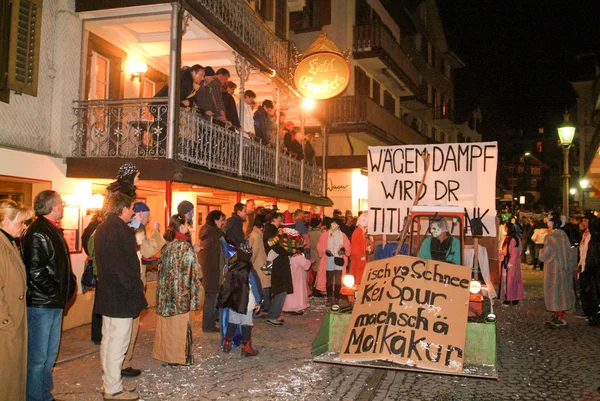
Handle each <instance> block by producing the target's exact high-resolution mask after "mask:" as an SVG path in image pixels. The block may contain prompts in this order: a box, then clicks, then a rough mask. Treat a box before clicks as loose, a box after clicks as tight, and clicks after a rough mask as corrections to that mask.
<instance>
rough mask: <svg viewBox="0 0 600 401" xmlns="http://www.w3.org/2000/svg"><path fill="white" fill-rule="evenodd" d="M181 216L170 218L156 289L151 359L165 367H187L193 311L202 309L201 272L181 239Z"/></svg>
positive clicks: (183, 231) (183, 237)
mask: <svg viewBox="0 0 600 401" xmlns="http://www.w3.org/2000/svg"><path fill="white" fill-rule="evenodd" d="M186 220H187V219H186V218H185V216H182V215H180V214H176V215H173V216H172V217H171V219H170V221H169V228H168V230H167V232H166V233H165V239H166V240H167V244H166V245H165V246H164V247H163V249H162V251H161V256H160V265H159V266H158V282H157V285H156V313H157V314H158V317H157V321H156V333H155V335H154V348H153V350H152V357H153V358H155V359H158V360H160V361H163V362H165V363H166V364H169V365H191V364H192V363H193V359H192V327H193V323H194V311H196V310H198V309H199V307H200V305H202V302H203V298H204V289H203V288H202V286H201V284H200V279H201V278H202V272H201V270H200V265H199V264H198V262H197V260H196V254H195V253H194V248H192V245H190V243H189V242H188V241H187V236H186V235H185V234H186V233H187V232H188V231H189V227H188V224H187V221H186Z"/></svg>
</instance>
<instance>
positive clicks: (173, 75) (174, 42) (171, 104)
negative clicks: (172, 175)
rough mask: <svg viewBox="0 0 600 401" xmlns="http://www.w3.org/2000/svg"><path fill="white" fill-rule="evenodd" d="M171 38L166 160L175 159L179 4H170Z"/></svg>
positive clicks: (179, 26) (177, 117) (179, 33)
mask: <svg viewBox="0 0 600 401" xmlns="http://www.w3.org/2000/svg"><path fill="white" fill-rule="evenodd" d="M171 7H172V11H171V37H170V42H171V43H170V52H171V53H170V54H169V94H168V96H169V101H168V110H167V119H168V121H167V144H166V145H167V159H174V158H175V154H176V152H175V147H176V145H177V136H178V130H179V124H178V121H179V96H180V94H179V92H180V88H179V75H180V72H179V70H180V68H181V36H182V32H181V23H182V18H181V17H182V11H181V4H179V3H171Z"/></svg>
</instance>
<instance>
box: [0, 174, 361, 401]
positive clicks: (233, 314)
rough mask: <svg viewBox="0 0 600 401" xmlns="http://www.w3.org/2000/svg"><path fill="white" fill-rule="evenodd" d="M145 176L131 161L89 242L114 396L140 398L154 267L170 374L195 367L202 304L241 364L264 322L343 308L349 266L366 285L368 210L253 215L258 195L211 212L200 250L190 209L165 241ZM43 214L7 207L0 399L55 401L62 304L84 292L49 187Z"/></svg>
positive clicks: (95, 324) (1, 224) (105, 371)
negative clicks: (142, 332) (139, 355)
mask: <svg viewBox="0 0 600 401" xmlns="http://www.w3.org/2000/svg"><path fill="white" fill-rule="evenodd" d="M139 177H140V172H139V170H138V169H137V167H136V166H135V165H134V164H132V163H126V164H124V165H123V166H121V168H120V169H119V171H118V174H117V178H116V180H115V181H114V182H112V183H111V184H109V185H108V186H107V190H106V194H105V202H104V205H103V207H102V211H101V212H99V213H98V214H97V215H95V216H93V218H92V219H91V221H90V224H89V225H88V226H87V227H86V229H85V230H84V232H83V235H82V242H83V248H84V250H85V252H86V254H87V255H88V259H87V260H86V264H85V269H84V274H83V277H82V285H83V287H82V289H84V290H87V289H90V288H93V287H95V289H96V291H95V299H94V307H93V312H92V325H91V339H92V341H94V342H95V343H96V344H99V345H100V363H101V367H102V384H103V389H102V391H103V398H104V399H105V400H137V399H139V394H138V393H137V392H136V391H135V386H133V385H130V384H128V382H127V381H123V377H135V376H138V375H140V374H141V370H140V369H136V368H134V367H133V366H131V361H132V358H133V353H134V349H135V343H136V338H137V332H138V327H139V317H140V314H141V312H142V311H143V310H144V309H145V308H147V306H148V303H147V301H146V295H145V291H146V269H153V270H156V274H157V282H156V311H155V313H156V315H157V323H156V330H155V337H154V343H153V349H152V357H153V358H155V359H157V360H159V361H161V362H162V363H163V365H164V366H180V365H190V364H193V362H194V361H193V353H192V350H193V347H192V338H193V329H194V313H195V311H198V310H200V309H203V312H202V325H201V327H202V331H203V332H204V333H206V334H207V335H209V334H211V333H215V334H217V333H220V334H221V336H220V345H221V347H222V350H223V352H225V353H229V352H231V351H232V349H233V348H235V347H239V348H240V349H241V355H242V356H254V355H257V354H258V350H257V349H255V348H254V347H253V345H252V327H253V325H254V322H255V319H264V321H265V322H266V323H267V324H268V325H271V326H273V327H278V326H282V325H283V324H284V319H282V318H281V316H282V314H283V313H288V314H291V315H301V314H303V313H304V310H306V309H307V308H308V307H309V297H311V296H326V297H327V304H328V305H333V304H339V303H340V298H341V296H340V289H341V277H342V276H343V274H345V272H346V271H347V270H348V269H349V272H350V273H351V274H353V275H354V276H355V277H356V278H357V281H359V282H360V278H361V277H362V273H363V270H364V267H365V264H366V259H367V254H368V246H367V243H368V240H367V236H366V231H367V215H366V213H364V214H362V215H361V216H360V217H358V218H354V217H353V216H352V214H351V213H347V215H346V216H345V217H344V216H342V214H341V212H339V211H337V210H336V211H335V212H334V216H333V217H323V218H321V216H320V215H318V214H317V213H315V212H314V211H303V210H300V209H299V210H296V211H295V212H294V213H290V212H289V211H284V212H283V213H281V212H280V211H278V210H277V208H276V207H271V208H263V207H259V208H257V207H256V204H255V202H254V201H253V200H251V199H249V200H247V201H246V202H245V203H238V204H236V205H235V206H234V208H233V213H232V215H231V216H230V217H229V218H227V216H225V214H224V213H223V212H221V211H220V210H214V211H212V212H210V213H209V214H208V216H207V218H206V223H205V224H204V225H203V226H202V227H200V229H199V231H198V242H197V243H196V244H193V242H194V241H192V238H191V235H190V223H191V222H192V221H193V219H194V205H193V204H192V203H191V202H189V201H183V202H181V203H180V204H179V205H178V207H177V214H174V215H173V216H171V217H170V219H169V225H168V227H166V230H165V232H164V234H163V235H161V233H160V225H159V224H158V222H156V221H150V208H149V207H148V205H146V204H145V203H144V202H139V201H136V183H137V181H138V180H139ZM33 209H34V210H31V209H30V208H28V207H26V206H24V205H23V204H20V203H18V202H15V201H12V200H7V199H6V200H0V231H1V232H0V262H1V263H0V283H1V288H0V295H1V296H0V330H1V331H2V335H1V336H0V354H1V355H2V356H3V362H4V363H3V364H2V366H0V400H2V401H4V400H11V401H12V400H24V399H27V400H42V401H46V400H52V399H53V396H52V393H51V390H52V387H53V382H52V368H53V366H54V363H55V361H56V357H57V354H58V347H59V344H60V337H61V331H62V327H61V326H62V316H63V310H64V309H65V307H66V306H67V304H68V302H69V301H70V300H71V298H72V297H73V295H74V294H75V292H76V288H77V285H76V280H75V275H74V274H73V271H72V268H71V260H70V254H69V249H68V246H67V243H66V242H65V239H64V236H63V233H62V231H61V229H60V220H61V219H62V217H63V210H64V202H63V201H62V198H61V196H60V195H59V194H58V193H57V192H55V191H51V190H47V191H42V192H40V193H39V194H37V196H36V197H35V199H34V208H33ZM34 216H35V217H34ZM217 323H218V324H217ZM219 326H220V327H219ZM217 338H218V337H217ZM217 338H216V339H215V341H219V340H218V339H217Z"/></svg>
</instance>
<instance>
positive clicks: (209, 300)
mask: <svg viewBox="0 0 600 401" xmlns="http://www.w3.org/2000/svg"><path fill="white" fill-rule="evenodd" d="M218 295H219V294H216V293H215V294H208V293H207V294H205V295H204V307H203V309H202V331H211V330H212V329H213V328H214V327H215V321H216V320H217V318H218V316H219V315H218V311H217V296H218Z"/></svg>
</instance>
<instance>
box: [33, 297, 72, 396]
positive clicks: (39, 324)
mask: <svg viewBox="0 0 600 401" xmlns="http://www.w3.org/2000/svg"><path fill="white" fill-rule="evenodd" d="M62 314H63V310H62V309H60V308H30V307H28V308H27V321H28V323H27V324H28V340H27V341H28V343H27V354H28V355H27V358H28V363H27V401H51V400H53V399H54V397H53V396H52V393H51V392H50V390H52V385H53V384H52V367H53V366H54V362H56V356H57V354H58V345H59V343H60V333H61V326H62Z"/></svg>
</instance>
